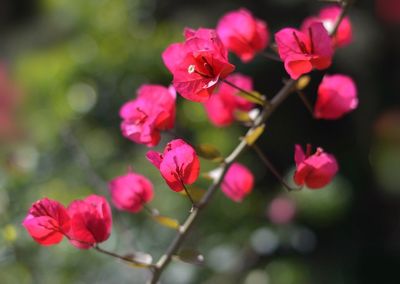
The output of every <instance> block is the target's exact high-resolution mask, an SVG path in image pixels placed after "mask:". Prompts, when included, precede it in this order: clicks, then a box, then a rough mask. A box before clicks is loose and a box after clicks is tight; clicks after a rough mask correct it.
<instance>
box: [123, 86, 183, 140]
mask: <svg viewBox="0 0 400 284" xmlns="http://www.w3.org/2000/svg"><path fill="white" fill-rule="evenodd" d="M137 93H138V96H137V98H136V99H134V100H133V101H130V102H127V103H125V104H124V105H123V106H122V108H121V110H120V116H121V118H122V119H123V121H122V123H121V130H122V134H123V135H124V136H125V137H126V138H128V139H130V140H132V141H134V142H136V143H140V144H145V145H147V146H149V147H151V146H155V145H157V144H158V142H159V141H160V131H162V130H167V129H171V128H173V127H174V123H175V98H176V94H175V90H174V88H172V87H170V88H169V89H168V88H165V87H163V86H160V85H143V86H142V87H140V88H139V90H138V92H137Z"/></svg>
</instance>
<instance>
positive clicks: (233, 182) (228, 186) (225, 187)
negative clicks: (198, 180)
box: [221, 163, 254, 202]
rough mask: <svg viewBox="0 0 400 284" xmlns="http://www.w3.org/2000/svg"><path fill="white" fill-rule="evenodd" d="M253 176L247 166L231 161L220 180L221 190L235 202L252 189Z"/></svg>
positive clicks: (239, 200)
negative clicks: (222, 178)
mask: <svg viewBox="0 0 400 284" xmlns="http://www.w3.org/2000/svg"><path fill="white" fill-rule="evenodd" d="M253 185H254V176H253V174H252V173H251V172H250V170H249V169H248V168H246V167H245V166H243V165H242V164H239V163H233V164H232V165H231V166H230V167H229V169H228V172H227V173H226V175H225V177H224V180H223V181H222V184H221V188H222V192H223V193H224V194H225V195H226V196H227V197H229V198H230V199H232V200H233V201H235V202H241V201H242V200H243V198H245V197H246V196H247V195H248V194H249V193H250V192H251V191H252V190H253Z"/></svg>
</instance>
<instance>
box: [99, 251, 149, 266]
mask: <svg viewBox="0 0 400 284" xmlns="http://www.w3.org/2000/svg"><path fill="white" fill-rule="evenodd" d="M93 248H94V249H95V250H97V251H98V252H100V253H102V254H105V255H108V256H111V257H114V258H117V259H120V260H123V261H126V262H129V263H132V264H134V265H139V266H143V267H147V268H150V269H153V268H155V265H154V264H148V263H143V262H139V261H136V260H134V259H132V258H130V257H127V256H122V255H119V254H116V253H114V252H111V251H108V250H105V249H102V248H100V247H99V246H98V245H96V246H94V247H93Z"/></svg>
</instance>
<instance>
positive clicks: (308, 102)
mask: <svg viewBox="0 0 400 284" xmlns="http://www.w3.org/2000/svg"><path fill="white" fill-rule="evenodd" d="M297 94H298V95H299V98H300V99H301V101H302V102H303V104H304V106H305V107H306V109H307V110H308V112H309V113H310V114H311V116H312V117H314V111H313V107H312V105H311V103H310V101H309V100H308V99H307V97H306V96H305V95H304V93H303V92H302V91H299V90H298V91H297Z"/></svg>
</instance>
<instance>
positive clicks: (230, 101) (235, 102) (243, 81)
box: [204, 74, 254, 126]
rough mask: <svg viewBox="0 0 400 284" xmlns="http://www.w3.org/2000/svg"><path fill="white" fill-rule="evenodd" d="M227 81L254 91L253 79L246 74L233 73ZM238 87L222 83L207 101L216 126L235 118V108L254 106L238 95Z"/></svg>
mask: <svg viewBox="0 0 400 284" xmlns="http://www.w3.org/2000/svg"><path fill="white" fill-rule="evenodd" d="M226 80H227V81H229V82H230V83H233V84H234V85H236V86H238V87H240V88H242V89H244V90H246V91H249V92H251V91H253V80H252V79H251V78H250V77H248V76H245V75H241V74H233V75H229V76H228V77H227V78H226ZM238 92H239V91H238V89H236V88H234V87H232V86H230V85H228V84H226V83H221V85H220V87H219V89H218V91H217V92H216V93H215V94H213V95H212V96H211V97H210V99H209V100H208V101H206V102H205V104H204V107H205V108H206V111H207V115H208V117H209V118H210V120H211V122H212V123H213V124H214V125H216V126H227V125H229V124H231V123H232V122H233V120H234V112H235V110H241V111H249V110H251V109H252V107H253V106H254V104H253V103H251V102H249V101H248V100H246V99H244V98H242V97H239V96H237V93H238Z"/></svg>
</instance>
